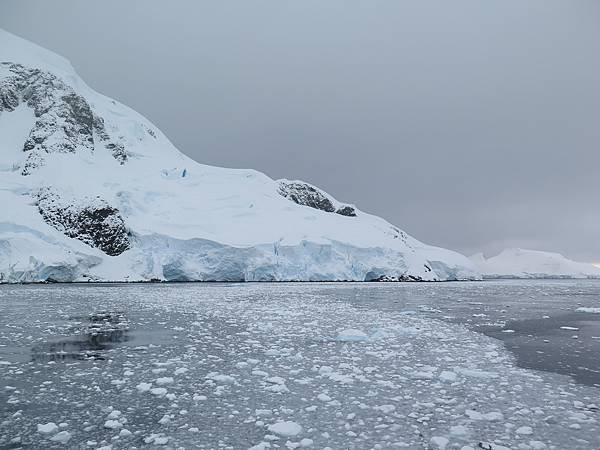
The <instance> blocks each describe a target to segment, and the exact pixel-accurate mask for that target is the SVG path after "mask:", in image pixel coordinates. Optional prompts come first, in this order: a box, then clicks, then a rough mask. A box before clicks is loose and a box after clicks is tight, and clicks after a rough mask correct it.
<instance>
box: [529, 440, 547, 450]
mask: <svg viewBox="0 0 600 450" xmlns="http://www.w3.org/2000/svg"><path fill="white" fill-rule="evenodd" d="M529 446H530V447H531V448H532V449H533V450H543V449H545V448H546V444H544V443H543V442H542V441H529Z"/></svg>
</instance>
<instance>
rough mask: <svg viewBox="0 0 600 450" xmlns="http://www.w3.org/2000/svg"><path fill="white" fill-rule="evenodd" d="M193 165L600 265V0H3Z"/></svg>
mask: <svg viewBox="0 0 600 450" xmlns="http://www.w3.org/2000/svg"><path fill="white" fill-rule="evenodd" d="M0 27H2V28H5V29H7V30H8V31H11V32H14V33H16V34H18V35H20V36H23V37H25V38H27V39H30V40H32V41H34V42H37V43H39V44H41V45H43V46H45V47H47V48H50V49H52V50H54V51H56V52H58V53H61V54H63V55H64V56H66V57H67V58H69V59H70V60H71V62H72V63H73V65H74V66H75V67H76V69H77V70H78V72H79V73H80V74H81V76H82V77H83V78H84V79H85V80H86V81H87V82H88V83H89V84H90V85H91V86H92V87H94V88H95V89H97V90H99V91H100V92H102V93H104V94H106V95H109V96H111V97H115V98H117V99H119V100H120V101H122V102H124V103H126V104H128V105H130V106H131V107H133V108H135V109H136V110H138V111H139V112H141V113H142V114H144V115H146V116H147V117H148V118H149V119H150V120H152V121H153V122H154V123H155V124H156V125H157V126H159V127H160V128H161V129H162V130H163V131H164V132H165V133H166V134H167V135H168V136H169V137H170V139H171V140H172V141H173V142H174V143H175V145H177V147H178V148H179V149H180V150H182V151H183V152H185V153H187V154H188V155H190V156H191V157H193V158H195V159H196V160H198V161H200V162H202V163H206V164H213V165H220V166H228V167H252V168H256V169H258V170H262V171H264V172H266V173H267V174H269V175H270V176H272V177H274V178H283V177H285V178H291V179H294V178H299V179H304V180H306V181H309V182H311V183H314V184H316V185H318V186H321V187H322V188H324V189H325V190H327V191H328V192H330V193H331V194H333V195H335V196H336V197H337V198H339V199H340V200H342V201H348V202H353V203H355V204H357V205H358V206H359V207H360V208H361V209H363V210H366V211H369V212H372V213H375V214H378V215H381V216H383V217H385V218H387V219H388V220H390V221H391V222H393V223H395V224H397V225H399V226H400V227H402V228H404V229H405V230H406V231H408V232H409V233H411V234H412V235H414V236H415V237H417V238H419V239H421V240H423V241H425V242H429V243H433V244H437V245H440V246H445V247H449V248H453V249H456V250H459V251H462V252H464V253H472V252H475V251H484V252H487V253H488V254H489V253H494V252H497V251H499V250H500V249H501V248H502V247H503V246H506V245H510V246H521V247H530V248H536V249H541V250H557V251H560V252H563V253H565V254H566V255H567V256H570V257H572V258H576V259H581V260H589V261H600V227H599V220H600V209H599V207H598V205H599V201H598V196H599V193H600V186H599V185H600V182H599V181H598V179H599V177H598V173H599V169H598V168H599V167H600V126H599V122H600V88H599V86H600V84H599V81H600V77H599V74H600V58H598V55H600V3H598V2H596V1H593V0H592V1H586V0H582V1H578V2H564V1H560V0H531V1H527V2H523V1H517V0H502V1H501V0H494V1H487V2H480V1H474V0H473V1H466V0H465V1H456V2H447V1H441V0H440V1H412V2H399V1H392V0H390V1H383V0H381V1H372V2H360V1H359V2H347V1H342V0H329V1H326V2H323V1H316V0H315V1H313V0H310V1H302V2H298V1H285V0H277V1H251V2H241V1H240V2H203V1H169V2H165V1H149V0H144V1H139V0H138V1H131V0H130V1H127V2H123V1H121V0H104V1H102V2H81V1H76V0H73V1H66V0H55V1H52V2H48V1H44V0H39V1H33V0H26V1H24V0H3V1H2V3H1V4H0Z"/></svg>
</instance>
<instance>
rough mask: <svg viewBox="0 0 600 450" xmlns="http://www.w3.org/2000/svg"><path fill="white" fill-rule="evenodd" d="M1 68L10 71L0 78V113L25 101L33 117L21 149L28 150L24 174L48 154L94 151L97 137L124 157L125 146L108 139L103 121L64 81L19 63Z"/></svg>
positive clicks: (2, 64)
mask: <svg viewBox="0 0 600 450" xmlns="http://www.w3.org/2000/svg"><path fill="white" fill-rule="evenodd" d="M0 67H2V68H4V69H5V70H8V72H9V73H10V75H9V76H6V77H4V78H3V79H2V81H0V113H2V112H10V111H14V109H15V108H17V107H18V106H19V104H20V103H21V102H24V103H25V104H27V106H29V107H30V108H32V109H33V111H34V114H35V117H36V122H35V124H34V126H33V128H32V129H31V131H30V132H29V136H28V138H27V140H26V141H25V142H24V144H23V151H24V152H26V153H28V156H27V159H26V161H25V164H24V166H23V167H22V171H21V173H22V174H23V175H28V174H30V173H31V172H32V171H33V170H35V169H36V168H37V167H40V166H41V165H43V164H44V163H45V159H46V156H47V155H48V154H49V153H75V152H77V151H79V150H87V151H94V148H95V141H94V139H95V138H96V137H97V138H98V139H99V140H100V142H102V143H103V144H104V147H105V148H106V149H107V150H109V151H110V152H111V154H112V156H113V157H114V158H115V159H116V160H117V161H119V162H120V163H121V164H123V163H124V162H125V161H126V160H127V153H126V151H125V147H124V145H123V144H122V143H121V142H118V141H115V140H113V139H111V137H110V136H109V134H108V132H107V131H106V127H105V125H104V120H103V119H102V118H101V117H99V116H96V115H95V114H94V112H93V110H92V108H91V106H90V104H89V103H88V102H87V100H86V99H85V98H84V97H82V96H81V95H79V94H77V93H76V92H75V91H74V90H73V88H71V87H70V86H68V85H67V84H65V82H64V81H63V80H61V79H60V78H58V77H57V76H56V75H53V74H51V73H49V72H45V71H42V70H39V69H32V68H28V67H25V66H23V65H20V64H13V63H9V62H3V63H0Z"/></svg>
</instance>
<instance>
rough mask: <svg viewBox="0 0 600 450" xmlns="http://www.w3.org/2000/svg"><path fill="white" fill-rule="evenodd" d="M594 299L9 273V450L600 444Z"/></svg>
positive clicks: (2, 366)
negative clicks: (126, 281)
mask: <svg viewBox="0 0 600 450" xmlns="http://www.w3.org/2000/svg"><path fill="white" fill-rule="evenodd" d="M599 308H600V282H592V281H590V282H587V281H554V282H533V281H529V282H509V281H503V282H481V283H432V284H403V283H399V284H396V283H390V284H387V283H381V284H378V283H371V284H363V283H355V284H354V283H353V284H322V283H319V284H306V283H302V284H148V285H44V286H9V285H4V286H0V311H1V315H0V448H19V447H23V448H40V449H46V448H102V447H104V448H113V449H121V448H123V449H124V448H148V447H149V448H152V447H161V448H205V449H213V448H214V449H220V448H230V449H249V448H254V449H270V448H273V449H274V448H281V449H288V448H290V449H293V448H316V449H325V448H331V449H372V448H376V449H388V448H389V449H393V448H409V449H428V448H432V449H438V448H446V449H464V448H466V449H469V448H480V449H481V448H483V449H497V450H501V449H504V448H511V449H545V448H548V449H561V450H562V449H600V425H599V419H600V410H599V406H600V389H599V388H598V387H597V385H598V384H600V380H599V377H598V370H600V364H599V362H598V355H599V354H600V353H599V351H598V350H599V346H600V342H599V339H598V338H600V314H598V313H599V312H600V309H599ZM492 336H493V337H492ZM496 337H497V338H499V339H500V340H498V339H495V338H496ZM534 369H541V370H534ZM566 374H571V375H572V376H569V375H566ZM111 446H112V447H111Z"/></svg>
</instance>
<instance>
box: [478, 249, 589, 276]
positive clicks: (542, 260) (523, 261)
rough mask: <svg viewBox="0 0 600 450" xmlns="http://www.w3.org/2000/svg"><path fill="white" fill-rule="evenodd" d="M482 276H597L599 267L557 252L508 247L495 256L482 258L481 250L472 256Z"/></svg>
mask: <svg viewBox="0 0 600 450" xmlns="http://www.w3.org/2000/svg"><path fill="white" fill-rule="evenodd" d="M471 260H472V261H473V264H475V266H476V267H477V269H478V270H479V271H480V272H481V273H482V275H483V277H484V278H489V279H494V278H536V279H544V278H565V279H586V278H600V268H599V267H596V266H594V265H593V264H590V263H582V262H577V261H572V260H570V259H568V258H566V257H565V256H563V255H561V254H559V253H552V252H544V251H539V250H527V249H522V248H507V249H505V250H503V251H502V252H500V253H499V254H498V255H496V256H493V257H491V258H485V256H484V255H483V254H482V253H477V254H475V255H473V256H471Z"/></svg>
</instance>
